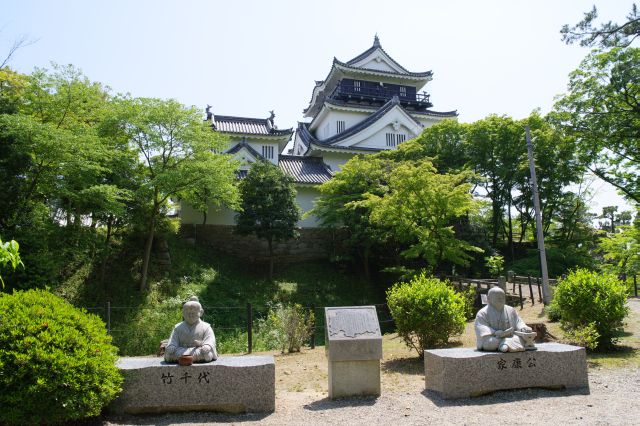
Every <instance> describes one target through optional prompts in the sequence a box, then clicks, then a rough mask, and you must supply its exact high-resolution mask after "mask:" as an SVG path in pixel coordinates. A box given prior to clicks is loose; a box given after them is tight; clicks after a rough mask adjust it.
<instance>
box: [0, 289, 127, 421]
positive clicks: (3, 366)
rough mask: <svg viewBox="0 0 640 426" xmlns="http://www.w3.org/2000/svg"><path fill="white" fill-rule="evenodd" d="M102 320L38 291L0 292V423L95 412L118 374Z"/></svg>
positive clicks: (109, 396) (112, 392)
mask: <svg viewBox="0 0 640 426" xmlns="http://www.w3.org/2000/svg"><path fill="white" fill-rule="evenodd" d="M116 360H117V348H116V347H115V346H113V345H111V337H110V336H109V335H108V334H107V332H106V329H105V326H104V323H103V322H102V320H100V318H98V317H97V316H95V315H91V314H87V313H86V312H85V311H83V310H80V309H77V308H75V307H73V306H72V305H71V304H69V303H68V302H66V301H64V300H63V299H61V298H59V297H57V296H55V295H53V294H51V293H49V292H46V291H43V290H29V291H18V292H15V293H13V294H11V295H10V294H2V295H0V389H2V391H1V392H0V407H2V408H1V409H0V424H5V423H6V424H47V423H60V422H64V421H72V420H78V419H82V418H85V417H91V416H97V415H98V414H100V412H101V410H102V408H103V407H104V406H105V405H106V404H108V403H109V402H110V401H111V400H113V399H114V398H115V397H116V395H117V394H118V392H120V390H121V388H120V386H121V384H122V377H121V375H120V372H119V371H118V369H117V367H116V366H115V362H116Z"/></svg>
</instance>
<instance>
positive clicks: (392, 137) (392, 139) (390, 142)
mask: <svg viewBox="0 0 640 426" xmlns="http://www.w3.org/2000/svg"><path fill="white" fill-rule="evenodd" d="M387 146H388V147H395V146H396V134H395V133H387Z"/></svg>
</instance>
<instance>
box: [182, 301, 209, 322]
mask: <svg viewBox="0 0 640 426" xmlns="http://www.w3.org/2000/svg"><path fill="white" fill-rule="evenodd" d="M203 313H204V309H202V305H201V304H200V302H199V301H198V298H197V297H196V296H191V297H190V298H189V300H187V301H186V302H185V304H184V305H182V319H183V320H185V322H186V323H187V324H189V325H194V324H197V323H198V321H200V318H202V314H203Z"/></svg>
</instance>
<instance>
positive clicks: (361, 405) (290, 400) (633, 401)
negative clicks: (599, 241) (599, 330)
mask: <svg viewBox="0 0 640 426" xmlns="http://www.w3.org/2000/svg"><path fill="white" fill-rule="evenodd" d="M629 306H630V308H631V314H630V316H629V318H628V321H627V326H626V327H625V330H626V331H627V332H626V333H625V336H624V337H623V338H622V340H621V342H620V346H621V348H622V349H621V350H620V353H619V354H618V353H614V354H608V355H590V356H589V381H590V388H589V390H588V391H587V392H584V391H581V392H575V391H566V390H565V391H549V390H542V389H524V390H517V391H502V392H495V393H493V394H491V395H487V396H483V397H479V398H471V399H463V400H455V401H444V400H442V399H440V398H439V397H438V396H437V395H435V394H433V393H431V392H428V391H425V390H424V367H423V364H422V361H421V360H419V359H418V357H417V355H416V353H415V352H411V351H409V350H408V349H407V347H406V346H405V345H404V343H403V342H402V340H401V339H400V338H398V337H397V336H395V335H385V336H384V338H383V360H382V362H381V373H382V374H381V382H382V383H381V384H382V396H381V397H379V398H349V399H343V400H337V401H332V400H329V399H328V398H327V395H328V390H327V385H328V379H327V359H326V356H325V353H324V347H317V348H315V349H313V350H311V349H308V348H307V349H303V351H302V353H298V354H280V353H270V354H272V355H274V358H275V361H276V412H275V413H272V414H268V415H259V414H246V415H240V416H227V415H221V414H213V413H184V414H168V415H164V416H143V417H123V418H111V419H105V421H104V423H103V424H118V425H120V424H162V425H168V424H216V423H233V424H236V423H238V424H239V423H245V422H248V423H253V422H257V423H261V424H262V423H264V424H303V423H304V424H342V423H346V424H389V423H390V422H396V423H400V424H425V423H429V422H439V423H444V424H480V423H482V424H494V423H504V422H505V421H506V422H518V423H522V424H557V423H558V422H562V423H566V424H639V425H640V361H639V360H640V299H631V300H630V301H629ZM519 312H520V315H521V316H522V317H523V319H524V320H525V321H526V322H528V323H532V322H545V318H544V316H543V314H542V306H541V305H539V304H536V305H535V306H530V305H529V306H525V308H524V309H523V310H520V311H519ZM548 327H549V330H550V331H551V333H552V334H554V335H556V336H560V335H561V333H560V331H559V328H558V326H557V325H556V324H549V325H548ZM453 344H454V346H473V345H475V336H474V334H473V324H472V323H469V324H467V328H466V330H465V333H464V334H463V335H462V336H460V337H459V338H458V339H457V340H456V341H455V342H454V343H453ZM338 408H340V409H338Z"/></svg>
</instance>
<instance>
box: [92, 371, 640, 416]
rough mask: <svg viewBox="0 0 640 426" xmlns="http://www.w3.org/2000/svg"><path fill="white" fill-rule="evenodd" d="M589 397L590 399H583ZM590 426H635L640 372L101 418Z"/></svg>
mask: <svg viewBox="0 0 640 426" xmlns="http://www.w3.org/2000/svg"><path fill="white" fill-rule="evenodd" d="M587 392H588V393H587ZM432 422H434V423H435V422H437V423H444V424H460V425H475V424H498V423H502V424H512V423H518V424H536V425H540V424H555V425H559V424H562V425H563V426H564V425H570V424H593V425H633V424H636V425H640V369H637V368H636V369H633V370H631V371H625V370H624V369H597V370H590V371H589V390H588V391H585V390H582V391H575V390H574V391H572V390H555V391H551V390H544V389H523V390H516V391H500V392H495V393H493V394H490V395H486V396H483V397H478V398H466V399H459V400H453V401H445V400H442V399H440V398H439V397H438V396H437V395H435V394H433V393H431V392H428V391H425V390H423V389H416V391H415V392H402V393H386V394H383V395H382V396H380V397H379V398H349V399H343V400H337V401H331V400H329V399H328V398H326V396H324V395H323V394H320V393H315V392H286V391H285V392H280V393H279V394H278V395H277V398H276V412H275V413H271V414H243V415H223V414H215V413H182V414H165V415H156V416H135V417H134V416H126V417H120V418H107V419H106V420H105V421H104V422H103V425H138V424H143V425H173V424H179V425H213V424H221V423H242V424H254V423H259V424H265V425H283V424H305V425H316V424H318V425H319V424H349V425H372V424H385V425H391V424H403V425H405V424H406V425H414V424H415V425H418V424H421V425H423V424H427V423H432Z"/></svg>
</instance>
